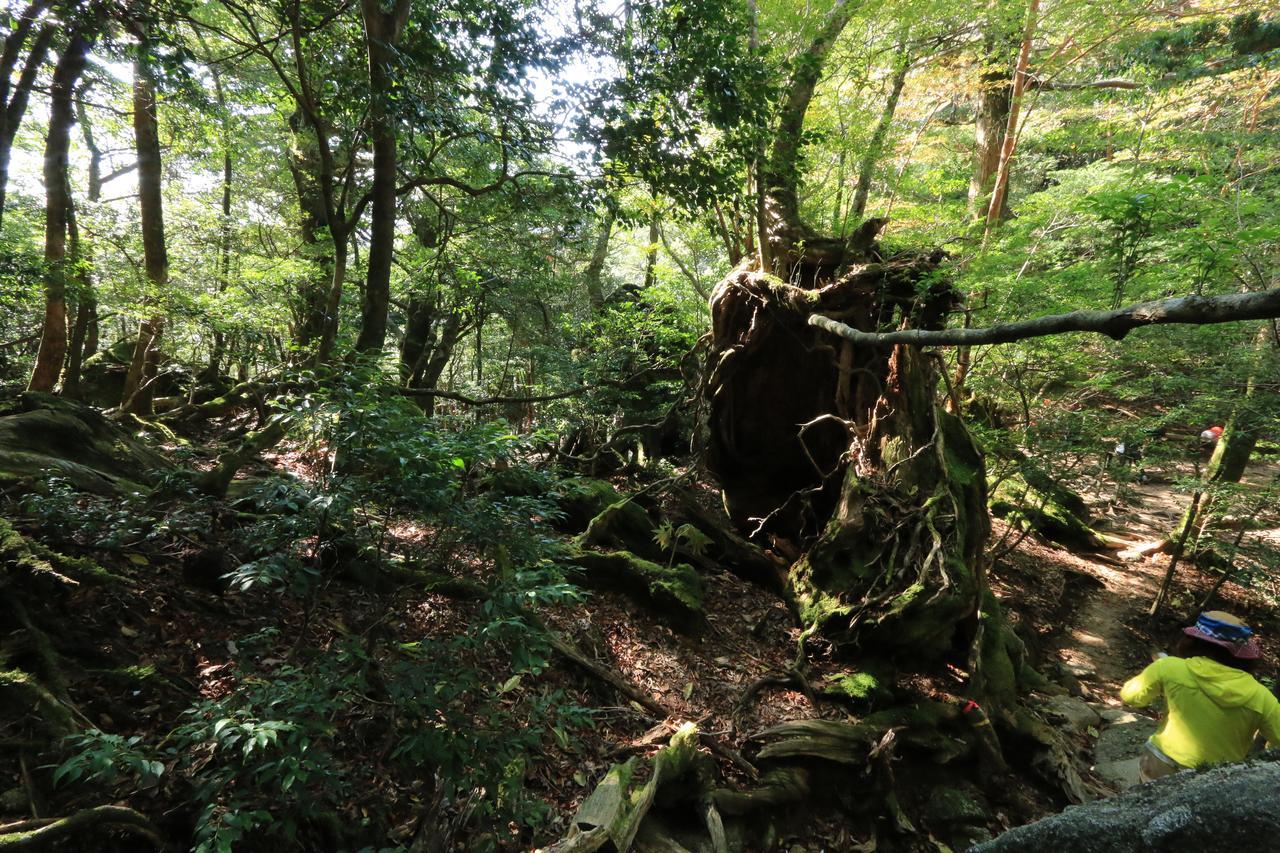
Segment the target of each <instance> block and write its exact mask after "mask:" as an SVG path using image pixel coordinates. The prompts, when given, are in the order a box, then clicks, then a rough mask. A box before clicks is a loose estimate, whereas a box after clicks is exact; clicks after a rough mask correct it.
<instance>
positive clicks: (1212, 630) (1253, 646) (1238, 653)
mask: <svg viewBox="0 0 1280 853" xmlns="http://www.w3.org/2000/svg"><path fill="white" fill-rule="evenodd" d="M1182 633H1184V634H1186V635H1187V636H1188V637H1195V638H1196V639H1197V640H1204V641H1205V642H1206V643H1213V644H1214V645H1215V646H1221V647H1222V648H1224V649H1227V650H1228V651H1230V652H1231V654H1232V655H1234V656H1235V657H1238V658H1242V659H1244V660H1253V659H1256V658H1258V657H1260V656H1261V655H1262V649H1261V648H1260V647H1259V646H1258V641H1257V640H1255V639H1254V638H1253V629H1252V628H1250V627H1249V626H1248V625H1246V624H1244V622H1242V621H1240V620H1239V619H1237V618H1236V617H1235V616H1232V615H1231V614H1230V613H1226V612H1224V611H1222V610H1206V611H1205V612H1204V613H1201V614H1200V616H1199V618H1197V619H1196V624H1194V625H1192V626H1191V627H1189V628H1183V629H1182Z"/></svg>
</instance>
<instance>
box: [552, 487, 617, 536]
mask: <svg viewBox="0 0 1280 853" xmlns="http://www.w3.org/2000/svg"><path fill="white" fill-rule="evenodd" d="M620 500H622V495H620V494H618V490H617V489H615V488H614V487H613V484H612V483H609V482H608V481H607V480H593V479H590V478H585V477H583V478H574V479H571V480H565V481H563V482H561V483H560V484H559V486H558V487H557V489H556V492H555V501H556V505H557V506H558V507H559V508H560V511H561V512H562V513H563V514H564V516H563V518H561V519H558V520H557V521H556V522H555V526H556V527H557V528H558V529H560V530H563V531H565V532H567V533H580V532H582V531H583V530H586V529H587V526H588V525H590V524H591V519H593V518H595V517H596V516H597V515H599V514H600V513H602V512H603V511H604V510H605V509H606V508H607V507H609V506H611V505H613V504H616V503H617V502H618V501H620Z"/></svg>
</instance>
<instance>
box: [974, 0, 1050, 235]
mask: <svg viewBox="0 0 1280 853" xmlns="http://www.w3.org/2000/svg"><path fill="white" fill-rule="evenodd" d="M1039 19H1040V0H1029V2H1028V3H1027V22H1026V26H1025V28H1024V29H1023V32H1022V48H1021V49H1020V50H1019V51H1018V65H1017V67H1016V69H1015V70H1014V75H1013V93H1012V94H1011V95H1010V101H1009V121H1008V123H1006V124H1005V128H1004V141H1003V142H1002V143H1001V145H1000V168H999V169H998V170H997V171H996V180H995V185H994V186H993V187H992V188H991V203H990V204H989V205H988V206H987V228H988V229H990V228H991V227H992V226H993V225H995V224H996V223H997V222H999V221H1000V219H1001V218H1002V217H1003V216H1004V213H1005V201H1006V196H1007V195H1008V191H1009V171H1010V170H1011V169H1012V168H1013V154H1014V151H1015V149H1016V148H1017V145H1018V114H1019V112H1020V111H1021V109H1022V93H1023V92H1025V91H1026V88H1027V67H1028V65H1029V63H1030V61H1031V42H1032V40H1033V39H1034V38H1035V35H1036V24H1037V23H1039Z"/></svg>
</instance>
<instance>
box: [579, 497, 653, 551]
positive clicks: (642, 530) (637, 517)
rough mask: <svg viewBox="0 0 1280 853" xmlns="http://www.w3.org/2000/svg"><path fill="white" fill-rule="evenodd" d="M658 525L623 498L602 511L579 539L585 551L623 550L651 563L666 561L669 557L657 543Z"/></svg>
mask: <svg viewBox="0 0 1280 853" xmlns="http://www.w3.org/2000/svg"><path fill="white" fill-rule="evenodd" d="M656 528H657V525H656V524H655V523H654V521H653V518H652V517H650V515H649V513H648V512H647V511H645V509H644V507H642V506H640V504H638V503H636V502H635V501H633V500H631V499H630V498H623V499H622V500H620V501H616V502H614V503H611V504H609V505H608V506H606V507H605V508H604V509H603V510H601V511H600V512H599V513H598V514H597V515H596V516H595V518H593V519H591V523H590V524H588V525H587V529H586V530H585V531H584V532H583V533H582V535H581V536H579V537H578V544H579V545H580V546H582V547H583V548H620V549H623V550H626V551H630V552H632V553H634V554H638V555H640V556H641V557H644V558H645V559H649V560H664V559H666V558H667V557H668V556H669V555H668V554H666V553H664V552H663V550H662V549H661V548H660V547H658V543H657V541H656V540H655V539H654V531H655V530H656Z"/></svg>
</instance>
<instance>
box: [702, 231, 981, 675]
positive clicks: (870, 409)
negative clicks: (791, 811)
mask: <svg viewBox="0 0 1280 853" xmlns="http://www.w3.org/2000/svg"><path fill="white" fill-rule="evenodd" d="M850 260H852V261H854V262H852V263H849V261H850ZM941 260H942V254H941V253H940V252H933V253H908V254H903V255H900V256H897V257H894V258H891V259H888V260H881V259H880V257H879V254H878V252H877V251H876V250H875V248H874V247H873V246H872V247H870V248H868V249H866V251H865V252H864V253H863V254H862V255H860V256H855V257H853V258H848V257H846V258H842V263H846V264H848V265H847V266H844V267H843V268H839V269H834V270H830V271H829V275H828V276H824V275H823V274H822V271H820V270H813V269H810V268H809V267H804V266H797V267H796V268H797V269H803V271H804V279H805V280H809V281H815V282H817V283H818V285H819V286H817V287H813V288H803V287H797V286H794V285H791V284H787V283H785V282H783V281H781V280H779V279H777V278H775V277H773V276H770V275H765V274H761V273H758V272H754V271H750V270H739V271H736V272H735V273H733V274H732V275H730V277H729V278H727V279H726V280H725V281H724V282H722V283H721V284H720V286H719V287H718V288H717V289H716V291H715V293H714V294H713V296H712V299H711V307H712V318H713V329H712V342H711V347H710V353H709V359H710V360H709V364H708V371H707V377H708V378H707V384H706V399H707V401H708V407H707V418H708V421H707V427H708V430H707V432H708V444H707V461H708V465H709V467H710V469H711V470H712V472H713V473H714V474H715V475H716V476H717V478H718V479H719V481H720V483H721V486H722V487H723V491H724V500H725V506H726V508H727V509H728V511H729V513H730V515H731V517H732V518H733V520H734V521H735V523H737V524H738V525H739V526H740V528H742V529H743V530H744V531H747V532H751V533H757V534H770V535H772V536H774V537H777V538H783V539H787V540H789V541H790V542H791V543H792V544H793V545H795V546H796V547H798V548H799V549H800V550H801V551H802V552H803V556H802V557H801V559H800V560H798V561H797V562H796V563H795V565H794V566H793V567H792V569H791V572H790V578H789V582H790V587H791V591H792V593H793V594H794V596H795V599H796V601H797V603H798V604H799V606H800V612H801V617H802V619H803V620H804V621H805V622H806V623H808V624H810V625H818V626H821V627H822V628H824V629H827V630H828V631H829V632H831V633H832V634H833V635H836V636H839V637H841V638H843V639H849V640H855V639H856V640H858V641H859V642H860V643H861V644H864V645H867V644H874V645H875V646H877V647H885V646H911V647H913V648H914V649H916V650H917V652H918V653H919V652H923V653H925V654H927V653H928V652H930V651H936V652H945V651H947V650H948V649H950V648H952V646H953V644H956V643H963V642H964V641H967V640H970V639H972V636H973V633H974V630H975V629H976V614H977V611H978V603H979V599H980V596H981V591H982V579H981V568H980V565H979V564H980V560H981V554H982V548H983V545H984V543H985V541H986V537H987V533H988V529H989V528H988V519H987V512H986V484H985V475H984V467H983V461H982V457H981V454H980V453H979V451H978V450H977V448H976V446H975V445H974V443H973V441H972V439H971V438H970V436H969V434H968V432H967V431H966V430H965V429H964V427H963V425H962V424H961V423H960V422H959V421H958V420H956V419H955V418H954V417H952V416H951V415H948V414H946V413H945V412H943V411H942V409H941V408H940V407H939V406H938V405H937V404H936V401H935V399H934V398H935V390H936V387H937V379H938V377H937V373H936V371H935V370H934V367H933V365H932V364H931V363H930V361H929V358H928V356H926V355H924V354H922V353H921V352H920V351H918V350H916V349H914V348H908V347H901V346H899V347H861V346H855V345H853V344H851V343H848V342H845V341H842V340H840V339H838V338H834V337H832V336H830V335H828V334H827V333H826V332H823V331H821V330H819V329H816V328H814V327H812V326H810V325H809V324H808V318H809V316H811V315H813V314H822V315H825V316H828V317H833V318H837V319H839V320H841V321H842V322H844V323H847V324H849V325H851V326H854V327H855V328H858V329H862V330H866V331H875V330H881V329H885V328H896V327H903V326H909V327H912V328H936V327H938V326H939V325H940V324H941V322H942V320H943V319H944V317H945V315H946V312H947V311H948V310H949V309H951V308H952V307H954V305H955V296H954V294H953V292H952V291H951V289H950V288H949V287H948V285H947V284H946V282H945V281H943V280H941V279H940V278H939V276H938V275H937V272H936V271H937V267H938V265H939V263H940V262H941ZM962 624H963V625H966V626H967V630H964V631H960V632H957V630H956V629H957V627H959V626H961V625H962Z"/></svg>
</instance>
